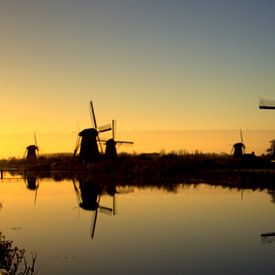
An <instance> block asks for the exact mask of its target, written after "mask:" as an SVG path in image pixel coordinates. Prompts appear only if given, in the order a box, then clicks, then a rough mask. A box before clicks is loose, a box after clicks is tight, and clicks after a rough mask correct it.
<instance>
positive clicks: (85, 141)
mask: <svg viewBox="0 0 275 275" xmlns="http://www.w3.org/2000/svg"><path fill="white" fill-rule="evenodd" d="M90 115H91V120H92V128H87V129H84V130H82V131H81V132H80V133H79V134H78V137H77V141H76V146H75V150H74V154H73V157H75V156H76V154H77V152H78V150H79V159H80V160H81V161H85V162H86V161H89V162H96V161H98V160H99V159H100V153H103V149H102V144H101V140H100V137H99V134H100V133H102V132H106V131H110V130H111V129H112V128H111V125H110V124H107V125H104V126H102V127H97V121H96V117H95V111H94V106H93V102H92V101H90Z"/></svg>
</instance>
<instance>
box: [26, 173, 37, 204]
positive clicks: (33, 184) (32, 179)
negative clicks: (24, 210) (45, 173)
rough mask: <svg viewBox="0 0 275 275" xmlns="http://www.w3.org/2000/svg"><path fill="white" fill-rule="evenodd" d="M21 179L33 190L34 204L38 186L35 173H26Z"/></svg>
mask: <svg viewBox="0 0 275 275" xmlns="http://www.w3.org/2000/svg"><path fill="white" fill-rule="evenodd" d="M23 179H24V181H25V184H26V187H27V188H28V189H29V190H30V191H35V195H34V204H35V203H36V198H37V192H38V187H39V178H38V176H37V175H35V174H26V175H25V176H24V178H23Z"/></svg>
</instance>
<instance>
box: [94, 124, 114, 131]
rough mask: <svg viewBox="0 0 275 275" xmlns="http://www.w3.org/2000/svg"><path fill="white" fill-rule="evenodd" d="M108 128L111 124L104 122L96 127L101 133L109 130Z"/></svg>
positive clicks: (110, 128) (110, 127)
mask: <svg viewBox="0 0 275 275" xmlns="http://www.w3.org/2000/svg"><path fill="white" fill-rule="evenodd" d="M110 130H112V126H111V124H110V123H108V124H105V125H103V126H100V127H98V129H97V131H98V132H100V133H102V132H107V131H110Z"/></svg>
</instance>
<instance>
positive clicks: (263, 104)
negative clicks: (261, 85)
mask: <svg viewBox="0 0 275 275" xmlns="http://www.w3.org/2000/svg"><path fill="white" fill-rule="evenodd" d="M259 108H260V109H275V100H272V99H265V98H260V99H259Z"/></svg>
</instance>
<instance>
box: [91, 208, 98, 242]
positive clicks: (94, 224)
mask: <svg viewBox="0 0 275 275" xmlns="http://www.w3.org/2000/svg"><path fill="white" fill-rule="evenodd" d="M97 211H98V209H96V210H95V211H94V215H93V217H92V223H91V238H92V239H93V238H94V235H95V227H96V220H97Z"/></svg>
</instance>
